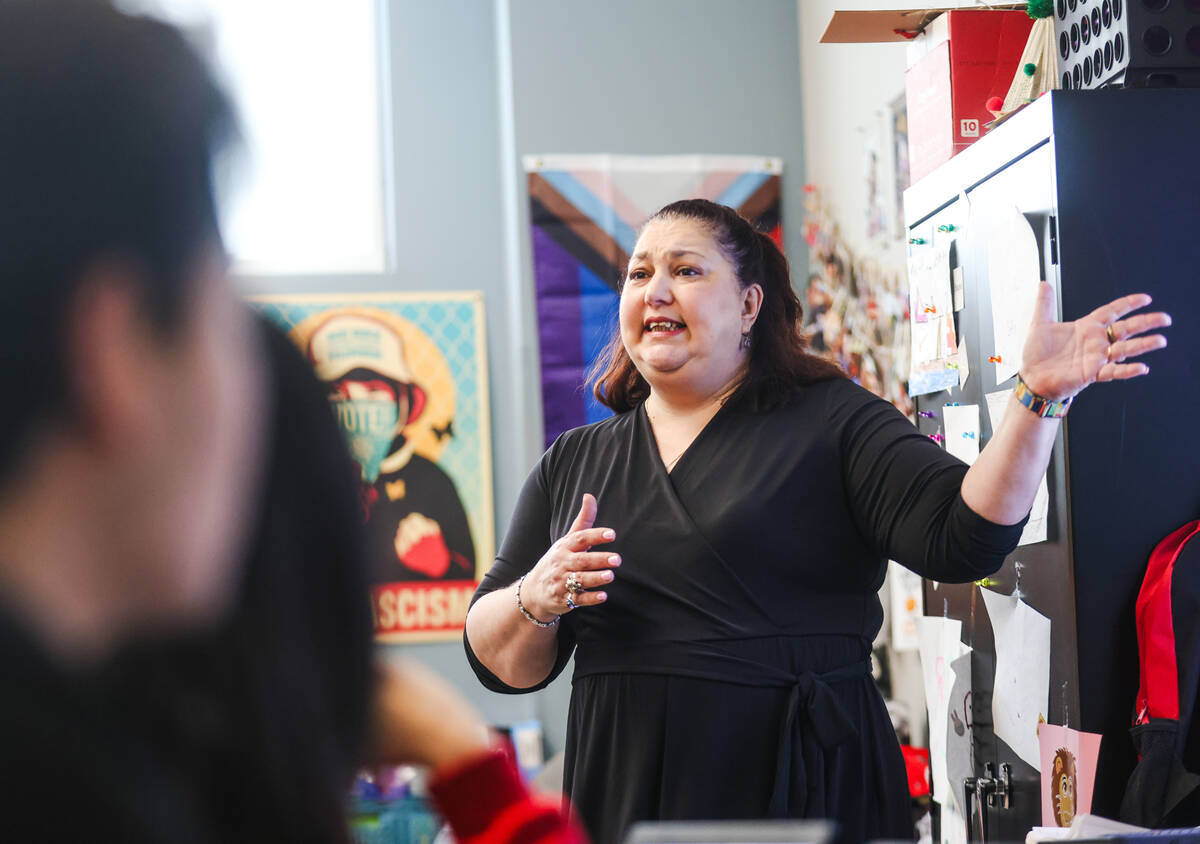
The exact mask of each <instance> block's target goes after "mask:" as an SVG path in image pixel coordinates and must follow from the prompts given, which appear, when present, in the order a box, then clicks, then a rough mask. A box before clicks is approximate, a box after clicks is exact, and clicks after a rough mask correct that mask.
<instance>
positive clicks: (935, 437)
mask: <svg viewBox="0 0 1200 844" xmlns="http://www.w3.org/2000/svg"><path fill="white" fill-rule="evenodd" d="M929 439H931V440H933V441H934V442H935V443H944V442H945V441H946V438H945V437H943V436H942V435H941V434H940V433H938V434H930V435H929Z"/></svg>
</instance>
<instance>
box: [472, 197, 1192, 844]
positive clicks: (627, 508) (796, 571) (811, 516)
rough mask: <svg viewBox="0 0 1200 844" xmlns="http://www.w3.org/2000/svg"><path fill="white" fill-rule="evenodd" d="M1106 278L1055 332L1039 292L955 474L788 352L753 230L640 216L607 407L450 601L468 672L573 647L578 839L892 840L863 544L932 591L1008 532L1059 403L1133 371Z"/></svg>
mask: <svg viewBox="0 0 1200 844" xmlns="http://www.w3.org/2000/svg"><path fill="white" fill-rule="evenodd" d="M1149 302H1150V298H1149V297H1148V296H1144V295H1135V296H1128V297H1125V298H1123V299H1119V300H1117V301H1115V302H1112V303H1110V304H1108V305H1105V306H1103V307H1102V308H1100V309H1098V310H1097V311H1095V312H1093V313H1092V314H1090V315H1088V316H1086V317H1084V318H1083V319H1080V320H1077V321H1076V322H1073V323H1056V322H1054V321H1053V320H1054V298H1053V291H1052V289H1051V288H1050V286H1049V285H1046V284H1042V285H1041V288H1040V290H1039V298H1038V304H1037V309H1036V315H1035V318H1034V323H1033V325H1032V327H1031V329H1030V332H1029V336H1028V340H1027V342H1026V345H1025V349H1024V360H1023V362H1022V367H1021V374H1020V379H1019V380H1018V383H1017V388H1016V390H1015V391H1014V394H1013V397H1012V398H1011V399H1010V409H1009V412H1008V413H1007V414H1006V416H1005V420H1004V423H1003V424H1002V425H1001V426H1000V428H999V430H998V431H996V433H995V435H994V436H993V437H992V439H991V442H989V443H988V445H987V447H986V448H985V449H984V450H983V452H982V453H981V454H980V456H979V459H978V460H977V461H976V463H975V464H974V465H973V466H972V467H970V468H969V469H968V467H967V466H966V465H965V464H963V463H962V462H960V461H959V460H957V459H956V458H954V457H952V456H950V455H949V454H947V453H946V452H945V451H943V450H942V449H941V448H940V447H938V446H937V445H935V444H934V443H933V442H931V441H930V440H929V439H928V438H927V437H925V436H922V435H921V434H920V433H919V432H918V431H917V429H916V428H915V427H914V426H913V425H912V424H911V423H910V422H909V420H908V419H906V418H905V417H904V416H902V415H901V414H900V413H899V412H898V411H897V410H895V409H894V408H893V407H892V406H891V405H890V404H888V403H887V402H885V401H883V400H882V399H879V398H876V397H875V396H873V395H872V394H870V393H868V392H867V391H866V390H864V389H862V388H861V387H858V386H856V385H855V384H853V383H852V382H851V381H849V380H848V379H846V378H845V377H844V376H843V375H842V373H841V372H840V371H839V370H838V369H837V368H836V367H834V366H833V365H832V364H829V363H827V362H825V361H823V360H821V359H819V358H816V357H814V356H812V355H810V354H808V353H807V352H806V351H805V347H804V342H803V339H802V337H801V333H800V325H801V310H800V302H799V300H798V299H797V297H796V294H795V293H794V292H793V290H792V286H791V279H790V278H789V274H788V267H787V262H786V260H785V259H784V257H783V255H782V254H781V253H780V251H779V250H778V249H777V248H776V246H775V244H774V243H773V242H772V241H771V240H770V239H769V238H768V237H767V236H766V235H763V234H759V233H757V232H755V231H754V229H753V228H752V227H751V225H750V224H749V223H748V222H747V221H746V220H744V219H743V218H741V217H740V216H738V214H737V212H735V211H734V210H732V209H730V208H726V207H724V206H721V205H717V204H714V203H711V202H707V201H703V200H686V201H682V202H676V203H673V204H671V205H668V206H667V207H665V208H663V209H662V210H661V211H659V212H658V213H657V214H655V215H654V217H652V218H651V220H650V221H649V222H648V223H647V224H646V225H645V227H644V228H643V229H642V232H641V234H640V236H639V238H638V241H637V245H636V247H635V249H634V254H633V257H632V258H631V260H630V263H629V269H628V272H627V274H626V276H625V279H624V281H623V283H622V288H621V301H620V331H619V336H617V337H614V339H613V342H612V345H611V347H610V348H609V351H608V356H607V361H606V364H607V366H606V368H605V369H604V370H603V372H602V373H601V374H599V375H598V377H597V379H596V384H595V392H596V395H597V396H598V397H599V398H600V400H601V401H603V402H604V403H605V404H607V405H608V406H609V407H611V408H612V409H613V410H614V411H616V415H615V416H614V417H612V418H611V419H607V420H605V421H603V422H598V423H596V424H593V425H588V426H586V427H583V428H577V429H575V430H572V431H568V432H567V433H565V434H563V435H562V436H561V437H559V438H558V440H557V441H556V442H555V443H554V445H553V446H552V447H551V448H550V450H549V451H547V452H546V454H545V455H544V456H543V457H542V459H541V461H540V462H539V463H538V465H537V467H536V468H535V469H534V470H533V472H532V474H531V475H530V477H529V479H528V481H527V482H526V484H525V487H524V489H523V491H522V492H521V496H520V499H519V501H518V503H517V507H516V511H515V513H514V515H513V520H512V523H511V525H510V526H509V530H508V534H507V536H506V537H505V540H504V542H503V544H502V547H501V549H500V553H499V555H498V557H497V558H496V562H495V565H494V566H493V567H492V569H491V571H489V572H488V574H487V576H486V577H485V578H484V580H483V582H482V583H481V584H480V587H479V591H478V593H477V595H476V600H475V602H474V604H473V606H472V608H471V610H470V613H469V614H468V616H467V622H466V636H465V640H466V645H467V655H468V658H469V659H470V661H471V664H472V666H473V667H474V669H475V672H476V674H477V675H478V676H479V677H480V679H481V681H482V682H483V683H484V685H486V686H487V687H488V688H490V689H493V690H495V691H500V692H522V691H532V690H535V689H539V688H541V687H543V686H545V685H546V684H547V683H549V682H550V681H551V680H552V679H554V677H555V676H557V675H558V674H559V673H560V672H561V671H562V669H563V667H564V666H565V665H566V663H567V661H568V660H569V659H570V657H571V654H572V652H574V654H575V672H574V679H573V688H572V693H571V705H570V714H569V718H568V728H567V747H566V774H565V783H564V786H565V789H566V791H567V793H568V795H569V796H570V798H571V800H572V801H573V803H574V805H575V807H576V808H577V810H578V812H579V814H580V816H581V818H582V820H583V822H584V825H585V826H586V827H587V829H588V831H589V832H590V833H591V835H592V836H593V838H594V839H595V840H596V841H598V842H616V841H619V840H620V839H621V838H622V837H623V835H624V833H625V831H626V829H627V827H628V826H629V825H630V824H631V823H633V822H634V821H638V820H647V819H700V818H761V817H791V818H803V817H827V818H832V819H834V820H836V821H837V822H838V823H839V824H840V825H841V829H842V835H843V836H844V838H845V839H846V840H855V841H862V840H867V839H871V838H909V837H911V834H912V827H911V819H910V817H909V808H908V789H907V783H906V778H905V773H904V765H903V762H902V759H901V756H900V750H899V746H898V744H897V741H896V738H895V734H894V733H893V731H892V728H891V723H890V721H889V719H888V715H887V711H886V709H885V707H884V704H883V700H882V698H881V696H880V694H879V692H878V690H877V689H876V688H875V685H874V683H873V682H872V680H871V677H870V673H869V653H870V646H871V642H872V641H873V639H874V638H875V634H876V632H877V631H878V630H879V626H880V624H881V622H882V618H883V613H882V609H881V607H880V603H879V600H878V598H877V596H876V593H877V590H878V589H879V586H880V584H881V583H882V582H883V577H884V572H885V567H886V561H887V560H888V559H893V560H897V561H899V562H900V563H902V564H904V565H906V566H908V567H909V568H911V569H912V570H914V571H916V572H918V573H920V574H921V575H923V576H925V577H928V578H932V579H935V580H939V581H944V582H964V581H970V580H976V579H979V578H981V577H983V576H985V575H987V574H990V573H992V572H994V571H996V570H997V569H998V568H999V567H1000V566H1001V564H1002V563H1003V561H1004V558H1005V556H1006V555H1007V554H1008V553H1009V552H1010V551H1011V550H1012V549H1013V548H1014V547H1015V546H1016V544H1017V541H1018V539H1019V537H1020V534H1021V527H1022V524H1023V522H1024V519H1025V518H1026V517H1027V513H1028V511H1029V508H1030V506H1031V504H1032V502H1033V498H1034V495H1035V493H1036V491H1037V488H1038V485H1039V482H1040V480H1041V478H1042V475H1043V474H1044V472H1045V470H1046V466H1047V463H1048V462H1049V458H1050V451H1051V447H1052V445H1053V442H1054V437H1055V434H1056V432H1057V430H1058V417H1060V416H1061V415H1062V414H1063V413H1064V412H1065V408H1066V402H1065V400H1066V399H1068V398H1070V397H1072V396H1074V395H1075V394H1077V393H1078V392H1079V391H1081V390H1082V389H1083V388H1084V387H1086V386H1087V385H1088V384H1090V383H1092V382H1094V381H1109V380H1116V379H1124V378H1132V377H1135V376H1138V375H1143V374H1145V373H1146V372H1147V371H1148V370H1147V368H1146V367H1145V366H1144V365H1143V364H1140V363H1128V362H1126V361H1127V360H1128V359H1130V358H1133V357H1136V356H1138V355H1141V354H1143V353H1145V352H1148V351H1151V350H1153V349H1158V348H1162V347H1163V346H1165V345H1166V340H1165V338H1163V337H1162V336H1161V335H1159V334H1151V335H1148V336H1147V335H1145V332H1147V331H1150V330H1153V329H1156V328H1159V327H1163V326H1166V325H1169V324H1170V318H1169V317H1168V316H1167V315H1166V314H1161V313H1158V314H1142V315H1138V316H1128V315H1129V314H1130V313H1131V312H1133V311H1134V310H1137V309H1139V308H1142V307H1145V306H1146V305H1147V304H1149Z"/></svg>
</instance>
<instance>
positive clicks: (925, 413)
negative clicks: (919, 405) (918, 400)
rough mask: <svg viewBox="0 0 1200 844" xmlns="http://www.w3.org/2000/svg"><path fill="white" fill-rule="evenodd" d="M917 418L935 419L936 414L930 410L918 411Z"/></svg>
mask: <svg viewBox="0 0 1200 844" xmlns="http://www.w3.org/2000/svg"><path fill="white" fill-rule="evenodd" d="M917 416H920V417H921V418H922V419H937V414H936V413H934V412H933V411H932V410H918V411H917Z"/></svg>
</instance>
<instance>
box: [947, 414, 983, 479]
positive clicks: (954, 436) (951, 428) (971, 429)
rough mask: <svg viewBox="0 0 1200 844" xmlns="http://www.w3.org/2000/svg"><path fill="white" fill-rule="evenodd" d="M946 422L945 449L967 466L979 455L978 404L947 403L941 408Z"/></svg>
mask: <svg viewBox="0 0 1200 844" xmlns="http://www.w3.org/2000/svg"><path fill="white" fill-rule="evenodd" d="M942 421H943V422H945V423H946V451H948V452H950V453H951V454H953V455H954V456H955V457H957V458H958V459H959V460H961V461H963V462H964V463H966V464H967V465H968V466H969V465H971V464H972V463H974V462H975V460H976V459H977V458H978V457H979V405H977V404H962V405H954V404H948V405H946V406H945V407H943V408H942Z"/></svg>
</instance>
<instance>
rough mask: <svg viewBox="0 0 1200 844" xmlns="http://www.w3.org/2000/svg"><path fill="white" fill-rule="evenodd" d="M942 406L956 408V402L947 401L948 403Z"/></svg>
mask: <svg viewBox="0 0 1200 844" xmlns="http://www.w3.org/2000/svg"><path fill="white" fill-rule="evenodd" d="M944 406H945V407H958V402H956V401H948V402H946V404H945V405H944Z"/></svg>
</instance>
